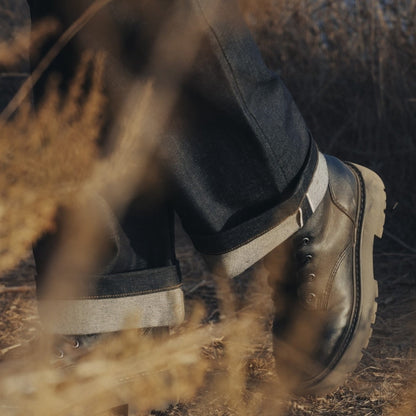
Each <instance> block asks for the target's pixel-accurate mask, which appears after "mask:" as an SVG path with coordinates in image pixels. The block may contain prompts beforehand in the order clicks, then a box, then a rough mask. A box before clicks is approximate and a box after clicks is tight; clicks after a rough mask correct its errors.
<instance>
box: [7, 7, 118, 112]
mask: <svg viewBox="0 0 416 416" xmlns="http://www.w3.org/2000/svg"><path fill="white" fill-rule="evenodd" d="M111 1H112V0H98V1H96V2H94V3H93V4H92V5H91V6H90V7H89V8H88V9H87V10H86V11H85V12H84V13H83V14H82V15H81V16H80V17H79V18H78V19H77V20H76V21H75V22H74V23H72V25H71V26H70V27H69V28H68V29H67V30H66V31H65V32H64V33H63V34H62V35H61V37H60V38H59V39H58V40H57V41H56V43H55V44H54V45H53V46H52V48H51V49H50V50H49V51H48V53H47V54H46V55H45V56H44V58H43V59H42V60H41V61H40V63H39V65H38V66H37V67H36V68H35V70H34V71H33V73H32V75H31V76H30V77H28V78H27V79H26V81H25V82H24V83H23V85H22V86H21V88H20V90H19V91H18V92H17V94H16V95H15V96H14V97H13V99H12V100H11V101H10V102H9V104H8V105H7V107H6V108H5V109H4V110H3V112H2V113H1V114H0V120H7V119H8V118H9V117H10V116H11V115H12V114H13V113H14V112H15V111H16V110H17V108H18V107H19V105H20V104H22V102H23V101H24V100H25V98H26V97H27V96H28V95H29V93H30V91H31V90H32V88H33V86H34V85H35V84H36V83H37V82H38V81H39V78H40V77H41V76H42V74H43V73H44V72H45V70H46V69H47V68H48V67H49V66H50V64H51V63H52V61H53V60H54V59H55V58H56V57H57V56H58V54H59V52H61V50H62V49H63V48H64V46H65V45H67V44H68V43H69V41H70V40H71V39H72V38H73V37H74V36H75V35H76V34H77V33H78V32H79V31H80V30H81V29H82V28H83V27H84V26H85V25H86V24H87V23H88V22H89V21H90V20H91V19H92V18H93V17H94V16H95V15H96V14H97V12H99V11H100V10H101V9H102V8H103V7H104V6H106V5H107V4H108V3H110V2H111Z"/></svg>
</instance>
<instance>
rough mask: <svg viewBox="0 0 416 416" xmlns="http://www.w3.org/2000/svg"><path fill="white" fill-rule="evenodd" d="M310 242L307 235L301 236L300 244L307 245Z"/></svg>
mask: <svg viewBox="0 0 416 416" xmlns="http://www.w3.org/2000/svg"><path fill="white" fill-rule="evenodd" d="M310 242H311V239H310V238H309V237H303V238H302V244H303V245H304V246H307V245H308V244H309V243H310Z"/></svg>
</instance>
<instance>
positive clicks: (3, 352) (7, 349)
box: [0, 343, 22, 355]
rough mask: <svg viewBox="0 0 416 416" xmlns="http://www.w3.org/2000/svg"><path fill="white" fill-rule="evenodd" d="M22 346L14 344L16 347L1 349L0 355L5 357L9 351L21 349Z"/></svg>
mask: <svg viewBox="0 0 416 416" xmlns="http://www.w3.org/2000/svg"><path fill="white" fill-rule="evenodd" d="M21 346H22V344H20V343H19V344H16V345H12V346H10V347H7V348H3V349H2V350H0V355H5V354H7V353H8V352H9V351H11V350H15V349H16V348H19V347H21Z"/></svg>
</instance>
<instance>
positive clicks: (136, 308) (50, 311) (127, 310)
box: [38, 266, 185, 335]
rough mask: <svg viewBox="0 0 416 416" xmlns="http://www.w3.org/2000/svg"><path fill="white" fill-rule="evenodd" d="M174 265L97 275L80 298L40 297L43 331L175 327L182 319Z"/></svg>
mask: <svg viewBox="0 0 416 416" xmlns="http://www.w3.org/2000/svg"><path fill="white" fill-rule="evenodd" d="M181 286H182V284H181V278H180V273H179V271H178V268H177V267H176V266H169V267H162V268H157V269H147V270H139V271H130V272H126V273H115V274H109V275H103V276H99V277H98V278H97V279H96V280H95V281H94V280H93V279H91V285H90V287H89V288H88V287H87V291H86V292H87V293H86V295H85V296H83V297H80V298H77V299H56V300H55V299H54V300H50V299H40V301H39V304H38V308H39V315H40V317H41V320H42V323H43V325H44V327H45V329H46V330H47V331H49V332H51V333H55V334H64V335H74V334H77V335H83V334H96V333H103V332H113V331H120V330H123V329H129V328H150V327H158V326H174V325H178V324H180V323H181V322H182V321H183V320H184V315H185V312H184V297H183V292H182V289H181Z"/></svg>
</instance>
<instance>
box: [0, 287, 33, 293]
mask: <svg viewBox="0 0 416 416" xmlns="http://www.w3.org/2000/svg"><path fill="white" fill-rule="evenodd" d="M32 290H35V286H34V285H32V286H0V294H2V293H10V292H14V293H15V292H31V291H32Z"/></svg>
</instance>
